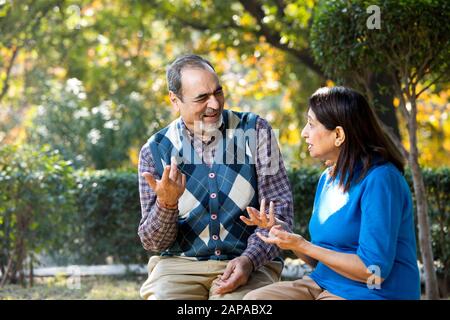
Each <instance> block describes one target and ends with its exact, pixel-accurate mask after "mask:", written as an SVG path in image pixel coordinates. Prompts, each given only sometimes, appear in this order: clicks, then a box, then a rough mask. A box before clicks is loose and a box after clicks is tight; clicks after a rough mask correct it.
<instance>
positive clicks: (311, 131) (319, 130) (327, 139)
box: [302, 109, 340, 164]
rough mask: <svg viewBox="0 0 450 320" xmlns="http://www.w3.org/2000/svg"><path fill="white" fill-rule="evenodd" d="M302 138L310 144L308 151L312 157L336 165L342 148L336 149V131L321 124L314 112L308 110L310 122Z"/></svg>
mask: <svg viewBox="0 0 450 320" xmlns="http://www.w3.org/2000/svg"><path fill="white" fill-rule="evenodd" d="M302 137H303V138H305V140H306V143H307V144H308V151H309V154H310V155H311V157H313V158H317V159H320V160H322V161H328V162H331V163H333V164H334V163H336V161H337V159H338V157H339V152H340V148H339V147H336V145H335V143H336V138H337V133H336V130H328V129H327V128H325V127H324V125H323V124H321V123H320V122H319V121H318V120H317V118H316V115H315V114H314V112H313V111H312V110H311V109H309V110H308V122H307V123H306V125H305V127H304V128H303V130H302Z"/></svg>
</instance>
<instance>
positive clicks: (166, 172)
mask: <svg viewBox="0 0 450 320" xmlns="http://www.w3.org/2000/svg"><path fill="white" fill-rule="evenodd" d="M169 173H170V166H169V165H167V166H165V167H164V171H163V174H162V177H161V181H162V182H166V181H167V179H169Z"/></svg>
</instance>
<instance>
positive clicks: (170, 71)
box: [166, 54, 215, 99]
mask: <svg viewBox="0 0 450 320" xmlns="http://www.w3.org/2000/svg"><path fill="white" fill-rule="evenodd" d="M188 67H189V68H193V69H206V70H207V69H208V67H210V68H211V69H212V70H213V71H215V70H214V67H213V66H212V64H211V63H210V62H209V61H208V60H206V59H204V58H202V57H200V56H198V55H195V54H187V55H183V56H180V57H178V58H177V59H176V60H175V61H174V62H172V63H171V64H170V65H169V67H168V68H167V73H166V76H167V87H168V89H169V91H172V92H173V93H175V94H176V95H177V96H178V97H179V98H180V99H181V98H182V94H181V91H182V88H181V71H182V70H183V69H184V68H188Z"/></svg>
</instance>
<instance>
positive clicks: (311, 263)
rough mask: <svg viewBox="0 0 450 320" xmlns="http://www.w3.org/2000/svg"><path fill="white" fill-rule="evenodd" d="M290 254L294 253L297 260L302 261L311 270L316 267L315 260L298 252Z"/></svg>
mask: <svg viewBox="0 0 450 320" xmlns="http://www.w3.org/2000/svg"><path fill="white" fill-rule="evenodd" d="M292 252H294V254H295V255H296V256H297V257H298V258H300V259H302V260H303V261H304V262H306V264H308V265H309V266H311V267H312V268H314V267H315V266H316V265H317V260H316V259H313V258H311V257H309V256H307V255H306V254H303V253H301V252H300V251H295V250H292Z"/></svg>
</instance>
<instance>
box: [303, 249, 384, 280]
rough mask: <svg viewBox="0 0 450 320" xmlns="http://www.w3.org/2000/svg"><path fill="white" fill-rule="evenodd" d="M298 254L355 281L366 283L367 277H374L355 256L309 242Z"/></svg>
mask: <svg viewBox="0 0 450 320" xmlns="http://www.w3.org/2000/svg"><path fill="white" fill-rule="evenodd" d="M300 253H303V254H304V255H307V256H309V257H311V258H312V259H315V260H318V261H320V262H322V263H323V264H325V265H326V266H328V267H329V268H331V269H332V270H334V271H335V272H337V273H339V274H341V275H343V276H344V277H347V278H349V279H352V280H355V281H359V282H364V283H366V282H367V280H368V278H369V277H371V276H374V275H373V274H372V273H371V272H369V271H368V270H367V267H366V266H365V264H364V262H362V260H361V259H360V258H359V257H358V256H357V255H356V254H351V253H342V252H337V251H334V250H330V249H326V248H323V247H320V246H317V245H314V244H312V243H310V242H306V243H305V245H304V246H302V249H301V252H300ZM375 281H377V282H378V281H379V283H381V282H382V279H381V278H377V279H375Z"/></svg>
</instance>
